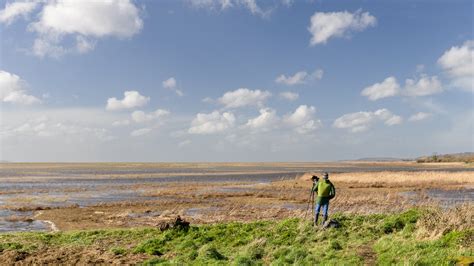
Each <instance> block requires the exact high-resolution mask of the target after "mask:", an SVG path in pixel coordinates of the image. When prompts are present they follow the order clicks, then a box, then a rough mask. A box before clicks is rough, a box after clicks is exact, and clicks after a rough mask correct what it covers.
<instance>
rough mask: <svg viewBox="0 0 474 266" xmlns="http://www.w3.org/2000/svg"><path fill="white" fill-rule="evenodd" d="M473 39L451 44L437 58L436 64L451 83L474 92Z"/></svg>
mask: <svg viewBox="0 0 474 266" xmlns="http://www.w3.org/2000/svg"><path fill="white" fill-rule="evenodd" d="M473 62H474V40H470V41H466V42H465V43H464V44H463V45H462V46H453V47H451V49H449V50H447V51H446V52H444V54H443V55H442V56H441V57H440V58H439V59H438V64H439V65H441V67H442V68H443V69H444V71H445V72H446V74H447V75H448V76H449V77H450V78H451V79H452V85H453V86H455V87H459V88H461V89H464V90H466V91H470V92H474V63H473Z"/></svg>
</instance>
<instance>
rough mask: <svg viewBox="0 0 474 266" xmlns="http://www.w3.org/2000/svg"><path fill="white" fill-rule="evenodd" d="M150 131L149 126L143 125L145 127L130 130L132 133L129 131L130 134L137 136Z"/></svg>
mask: <svg viewBox="0 0 474 266" xmlns="http://www.w3.org/2000/svg"><path fill="white" fill-rule="evenodd" d="M150 132H151V128H147V127H145V128H140V129H136V130H134V131H132V133H130V136H132V137H139V136H143V135H146V134H148V133H150Z"/></svg>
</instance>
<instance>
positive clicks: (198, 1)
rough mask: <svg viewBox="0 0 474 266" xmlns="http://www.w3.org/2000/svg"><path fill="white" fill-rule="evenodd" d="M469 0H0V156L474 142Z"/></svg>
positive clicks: (261, 153)
mask: <svg viewBox="0 0 474 266" xmlns="http://www.w3.org/2000/svg"><path fill="white" fill-rule="evenodd" d="M473 5H474V4H473V2H472V1H459V0H455V1H448V0H445V1H426V0H424V1H326V0H314V1H311V0H300V1H297V0H265V1H263V0H182V1H179V0H176V1H171V0H163V1H151V0H148V1H132V0H87V1H75V0H61V1H60V0H44V1H13V0H7V1H5V0H0V40H1V48H0V104H1V116H0V159H1V160H5V161H15V162H22V161H31V162H63V161H68V162H75V161H77V162H84V161H90V162H95V161H107V162H112V161H117V162H123V161H145V162H161V161H163V162H169V161H180V162H181V161H193V162H194V161H202V162H205V161H257V162H259V161H334V160H348V159H357V158H365V157H397V158H414V157H418V156H422V155H430V154H432V153H439V154H444V153H454V152H469V151H470V152H472V151H474V130H473V124H474V85H473V84H474V64H473V60H474V37H473V29H474V25H473V14H474V13H473V11H474V6H473Z"/></svg>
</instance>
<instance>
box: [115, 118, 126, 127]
mask: <svg viewBox="0 0 474 266" xmlns="http://www.w3.org/2000/svg"><path fill="white" fill-rule="evenodd" d="M128 125H130V120H128V119H125V120H118V121H114V122H113V123H112V126H114V127H121V126H128Z"/></svg>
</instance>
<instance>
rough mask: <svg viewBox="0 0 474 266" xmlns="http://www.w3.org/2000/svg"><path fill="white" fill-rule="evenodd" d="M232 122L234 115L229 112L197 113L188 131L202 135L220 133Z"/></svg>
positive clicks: (231, 125)
mask: <svg viewBox="0 0 474 266" xmlns="http://www.w3.org/2000/svg"><path fill="white" fill-rule="evenodd" d="M234 124H235V116H234V114H232V113H231V112H224V113H222V114H221V113H220V112H219V111H214V112H212V113H209V114H204V113H198V114H197V115H196V118H194V119H193V121H192V122H191V127H190V128H189V130H188V133H190V134H202V135H205V134H214V133H220V132H224V131H226V130H228V129H230V128H232V127H233V126H234Z"/></svg>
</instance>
